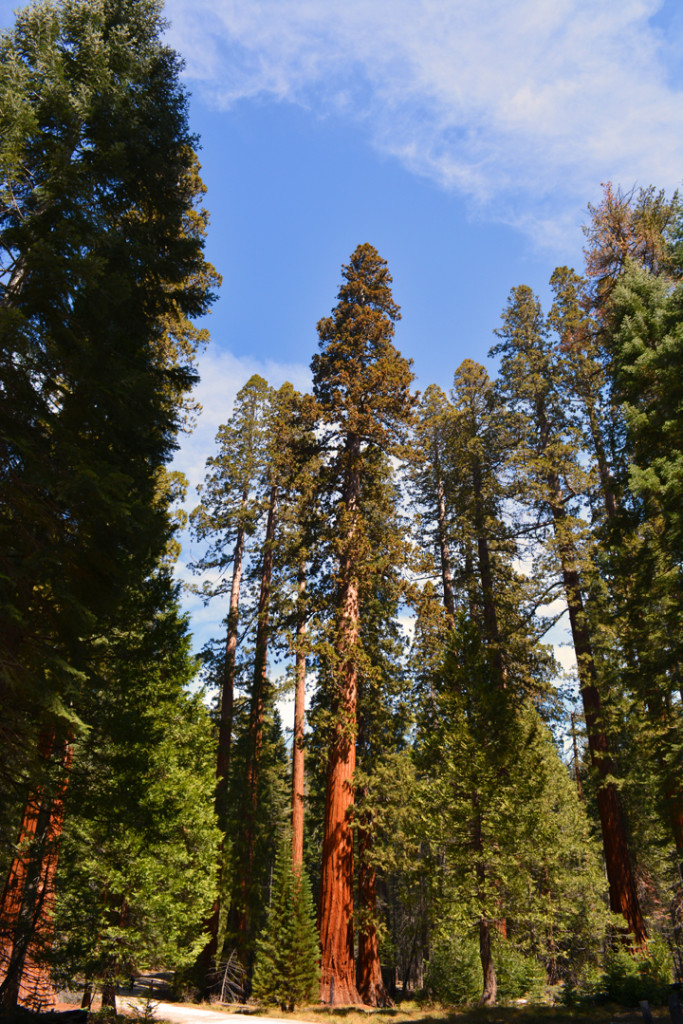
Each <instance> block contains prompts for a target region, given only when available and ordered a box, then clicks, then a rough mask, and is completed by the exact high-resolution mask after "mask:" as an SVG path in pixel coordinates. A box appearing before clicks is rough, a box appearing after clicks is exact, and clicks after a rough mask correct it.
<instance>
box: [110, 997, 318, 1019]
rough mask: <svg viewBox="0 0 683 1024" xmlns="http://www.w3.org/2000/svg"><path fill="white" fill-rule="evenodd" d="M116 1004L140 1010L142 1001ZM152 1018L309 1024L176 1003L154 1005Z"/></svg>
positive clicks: (123, 999)
mask: <svg viewBox="0 0 683 1024" xmlns="http://www.w3.org/2000/svg"><path fill="white" fill-rule="evenodd" d="M116 1002H117V1004H118V1005H119V1006H120V1007H121V1009H123V1008H124V1007H126V1006H128V1007H130V1008H131V1009H135V1010H138V1011H139V1010H141V1009H142V1005H143V1002H144V1000H142V999H135V998H134V997H132V996H117V997H116ZM154 1016H155V1017H156V1018H157V1019H158V1020H168V1021H171V1024H246V1022H248V1021H255V1020H258V1021H260V1022H261V1024H310V1022H309V1021H296V1020H294V1019H293V1018H292V1017H288V1018H286V1019H284V1018H282V1017H263V1016H261V1015H258V1016H257V1015H256V1014H251V1013H223V1012H222V1011H218V1010H204V1009H200V1008H199V1007H194V1006H178V1004H177V1003H157V1002H155V1004H154Z"/></svg>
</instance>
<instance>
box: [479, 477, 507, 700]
mask: <svg viewBox="0 0 683 1024" xmlns="http://www.w3.org/2000/svg"><path fill="white" fill-rule="evenodd" d="M472 495H473V498H474V528H475V532H476V535H477V560H478V562H479V577H480V579H481V592H482V601H483V612H484V632H485V634H486V645H487V648H488V650H489V651H490V652H491V655H492V661H493V668H494V671H495V673H496V686H497V688H498V689H499V690H504V689H505V687H506V682H507V672H506V669H505V661H504V658H503V651H502V647H501V642H500V632H499V630H498V615H497V613H496V603H495V599H494V595H493V569H492V566H491V551H490V548H489V542H488V536H487V532H486V516H485V513H484V499H483V488H482V479H481V467H480V465H479V463H478V462H477V460H476V459H475V460H474V462H473V464H472Z"/></svg>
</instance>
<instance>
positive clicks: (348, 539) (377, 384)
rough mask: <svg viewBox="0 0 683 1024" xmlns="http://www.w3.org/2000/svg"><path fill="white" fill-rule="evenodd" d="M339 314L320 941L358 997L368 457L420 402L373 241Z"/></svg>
mask: <svg viewBox="0 0 683 1024" xmlns="http://www.w3.org/2000/svg"><path fill="white" fill-rule="evenodd" d="M342 273H343V277H344V281H343V283H342V286H341V288H340V290H339V293H338V299H339V301H338V303H337V305H336V306H335V308H334V310H333V311H332V315H331V316H330V317H326V318H325V319H324V320H321V321H320V322H319V324H318V334H319V337H320V349H321V351H320V353H319V354H318V355H316V356H314V357H313V362H312V368H313V388H314V394H315V397H316V399H317V401H318V403H319V406H320V410H321V414H322V418H323V423H324V431H325V435H324V436H325V443H326V446H327V450H328V453H329V462H328V465H327V467H326V473H325V481H326V483H327V485H328V488H329V490H328V494H329V520H328V521H329V522H330V524H331V526H330V533H329V537H328V540H329V544H330V553H331V556H332V559H333V562H334V565H335V577H336V580H337V581H338V582H337V587H336V595H335V607H334V612H333V633H334V636H333V643H332V645H330V646H328V655H329V657H328V661H329V662H330V664H329V676H330V684H331V685H330V689H331V693H330V706H331V716H330V734H329V752H328V762H327V786H326V797H325V821H324V831H323V852H322V877H321V883H320V906H319V923H320V940H321V948H322V965H321V966H322V998H323V999H324V1000H326V1001H328V1002H335V1003H349V1002H357V1000H358V992H357V990H356V978H355V970H354V959H353V947H354V943H353V877H354V873H353V831H352V828H351V822H350V820H349V814H350V812H351V809H352V806H353V802H354V788H353V772H354V768H355V752H356V748H355V740H356V731H357V703H358V678H359V662H360V659H361V639H360V623H361V616H362V608H361V606H360V595H361V591H362V589H363V587H364V585H366V584H367V577H368V574H369V573H371V571H372V568H371V564H372V552H371V550H370V545H369V542H368V532H367V524H366V523H365V521H364V517H363V509H362V506H363V481H364V469H365V462H366V460H367V459H369V458H370V456H371V454H372V452H373V451H374V450H375V449H378V448H379V449H381V450H382V451H384V452H385V454H386V455H389V456H390V455H393V454H396V453H397V452H398V450H399V446H400V444H401V441H402V437H403V430H404V427H405V424H406V421H407V420H408V418H409V416H410V413H411V408H412V400H411V397H410V385H411V382H412V379H413V374H412V372H411V369H410V363H409V361H408V360H406V359H404V358H403V357H402V356H401V355H400V353H399V352H398V351H397V350H396V348H395V347H394V345H393V342H392V338H393V334H394V323H395V321H396V320H397V319H398V317H399V310H398V307H397V306H396V304H395V303H394V301H393V298H392V295H391V290H390V284H391V277H390V274H389V271H388V270H387V266H386V263H385V261H384V260H383V259H381V257H380V256H379V255H378V253H377V251H376V250H375V249H374V248H373V247H372V246H371V245H368V244H365V245H360V246H358V248H357V249H356V250H355V252H354V253H353V254H352V256H351V260H350V262H349V263H348V264H347V265H346V266H345V267H344V268H343V271H342Z"/></svg>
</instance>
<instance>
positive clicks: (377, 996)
mask: <svg viewBox="0 0 683 1024" xmlns="http://www.w3.org/2000/svg"><path fill="white" fill-rule="evenodd" d="M371 847H372V832H371V830H370V829H369V828H368V829H365V828H363V829H359V836H358V856H359V861H360V865H359V869H358V902H359V905H360V910H361V914H362V921H361V924H360V926H359V929H358V964H357V968H356V987H357V989H358V994H359V995H360V997H361V999H362V1000H363V1002H364V1003H367V1005H368V1006H393V1005H394V1003H393V1001H392V999H391V998H390V996H389V993H388V992H387V990H386V988H385V986H384V982H383V980H382V966H381V964H380V959H379V937H378V935H377V926H376V925H375V919H376V916H377V875H376V872H375V869H374V867H373V866H372V865H371V864H368V863H367V856H368V854H369V852H370V849H371Z"/></svg>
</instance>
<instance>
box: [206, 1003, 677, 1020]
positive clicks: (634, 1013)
mask: <svg viewBox="0 0 683 1024" xmlns="http://www.w3.org/2000/svg"><path fill="white" fill-rule="evenodd" d="M211 1009H214V1010H218V1009H225V1010H226V1011H227V1012H230V1010H229V1007H218V1006H216V1005H214V1006H212V1007H211ZM248 1012H249V1013H257V1014H258V1016H260V1017H262V1018H263V1020H264V1021H267V1020H268V1017H277V1018H279V1019H281V1020H291V1021H310V1022H312V1024H643V1018H642V1016H641V1014H640V1012H639V1011H638V1010H624V1009H623V1008H621V1007H616V1006H590V1007H586V1008H580V1009H569V1008H568V1007H564V1006H545V1005H526V1006H493V1007H464V1008H463V1009H457V1010H448V1009H445V1008H444V1007H428V1006H425V1005H421V1004H418V1003H403V1004H401V1005H399V1006H397V1007H395V1008H393V1009H389V1010H374V1009H370V1008H368V1009H363V1008H361V1007H358V1006H349V1007H343V1006H341V1007H334V1008H331V1007H330V1008H327V1007H321V1006H305V1007H299V1008H298V1009H297V1010H295V1011H294V1012H293V1013H288V1012H285V1011H282V1010H277V1009H275V1008H272V1009H268V1010H260V1011H259V1010H255V1009H252V1008H251V1007H250V1008H249V1011H248ZM651 1012H652V1015H653V1017H654V1019H655V1021H657V1022H658V1021H659V1020H661V1021H662V1022H664V1021H668V1015H667V1013H666V1010H665V1009H664V1008H663V1007H662V1008H654V1007H653V1008H652V1011H651ZM369 1018H372V1020H369Z"/></svg>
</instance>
